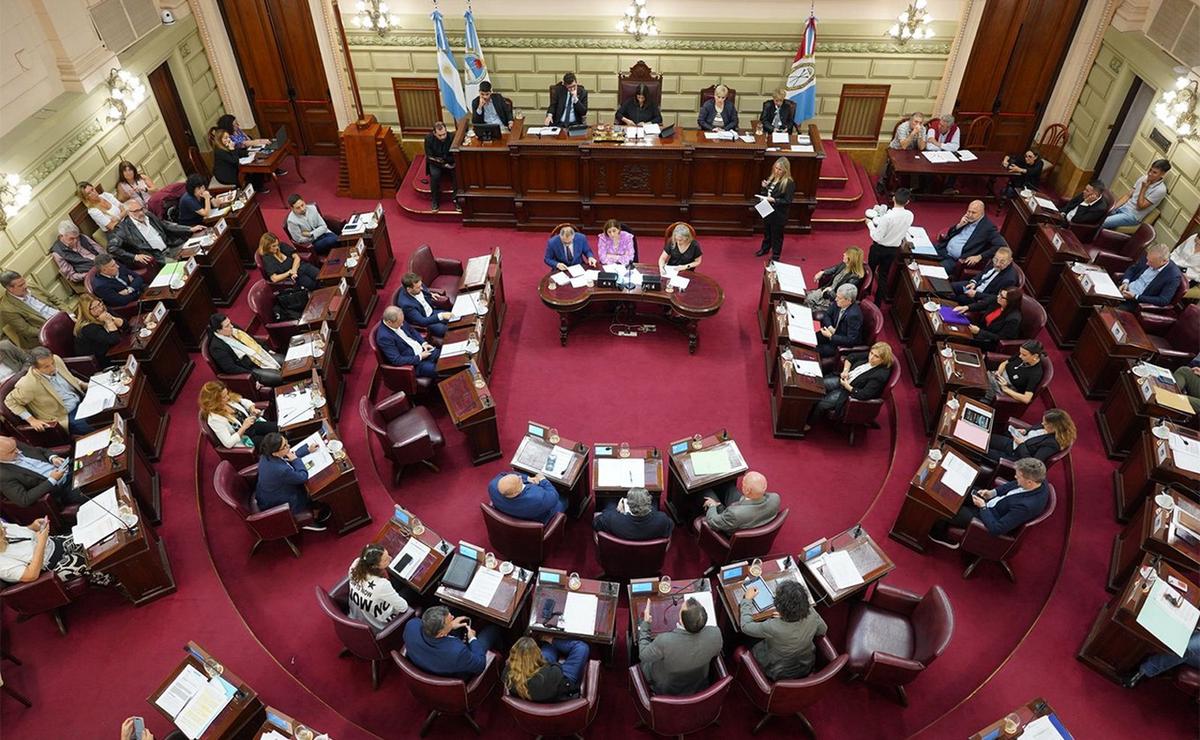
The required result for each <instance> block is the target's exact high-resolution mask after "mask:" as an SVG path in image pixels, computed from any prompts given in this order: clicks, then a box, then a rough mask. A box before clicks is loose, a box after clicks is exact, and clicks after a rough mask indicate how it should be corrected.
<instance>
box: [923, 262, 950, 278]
mask: <svg viewBox="0 0 1200 740" xmlns="http://www.w3.org/2000/svg"><path fill="white" fill-rule="evenodd" d="M917 271H918V272H919V273H920V274H922V275H924V276H925V277H931V278H941V279H942V280H949V279H950V274H949V273H947V272H946V268H944V267H942V266H941V265H918V266H917Z"/></svg>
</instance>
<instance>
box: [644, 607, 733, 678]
mask: <svg viewBox="0 0 1200 740" xmlns="http://www.w3.org/2000/svg"><path fill="white" fill-rule="evenodd" d="M721 647H722V640H721V629H720V628H719V627H705V628H704V629H702V630H700V631H699V632H697V633H695V634H692V633H691V632H688V631H687V630H685V629H684V628H682V627H676V628H675V629H674V630H672V631H670V632H663V633H662V634H660V635H658V636H657V637H654V638H653V639H651V637H650V624H649V623H648V622H643V621H641V620H639V621H638V657H639V659H640V660H641V667H642V675H644V676H645V677H646V681H647V682H649V684H650V690H651V691H653V692H654V693H655V694H665V695H668V696H686V695H688V694H695V693H697V692H699V691H703V690H704V689H705V688H707V687H708V684H709V680H708V674H709V663H711V662H712V659H713V658H715V657H716V656H717V654H719V653H720V652H721Z"/></svg>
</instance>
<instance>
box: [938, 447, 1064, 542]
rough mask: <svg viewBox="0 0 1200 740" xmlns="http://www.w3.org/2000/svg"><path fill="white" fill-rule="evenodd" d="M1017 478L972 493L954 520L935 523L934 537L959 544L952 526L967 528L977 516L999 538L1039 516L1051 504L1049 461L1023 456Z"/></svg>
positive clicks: (1019, 461)
mask: <svg viewBox="0 0 1200 740" xmlns="http://www.w3.org/2000/svg"><path fill="white" fill-rule="evenodd" d="M1016 471H1017V479H1016V480H1014V481H1009V482H1008V483H1002V484H1001V485H999V486H996V487H995V488H992V489H988V490H986V491H980V490H976V491H974V492H972V493H971V495H970V497H969V498H970V501H966V500H964V501H963V504H962V506H961V507H960V508H959V510H958V513H957V514H955V515H954V517H953V518H951V519H942V520H941V521H939V522H937V523H935V524H934V525H933V531H932V532H931V533H930V535H929V536H930V537H931V538H932V539H935V540H937V541H938V542H941V543H943V544H948V545H950V546H952V547H956V546H957V544H958V543H956V542H953V541H951V540H950V539H949V537H950V534H949V531H948V530H949V528H950V527H955V528H958V529H965V528H966V527H969V526H970V525H971V520H973V519H978V520H979V521H981V522H983V525H984V526H985V527H987V531H988V533H989V534H992V535H994V536H996V537H999V536H1001V535H1006V534H1011V533H1012V532H1013V531H1015V530H1016V529H1017V528H1018V527H1020V526H1021V525H1023V524H1025V523H1026V522H1029V521H1033V520H1034V519H1036V518H1038V516H1040V515H1041V513H1042V512H1043V511H1045V510H1046V506H1048V505H1049V503H1050V492H1049V490H1048V489H1047V488H1046V464H1045V463H1043V462H1042V461H1041V460H1038V459H1037V458H1034V457H1023V458H1021V459H1020V460H1017V462H1016Z"/></svg>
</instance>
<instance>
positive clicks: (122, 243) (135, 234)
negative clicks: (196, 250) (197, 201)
mask: <svg viewBox="0 0 1200 740" xmlns="http://www.w3.org/2000/svg"><path fill="white" fill-rule="evenodd" d="M125 210H126V211H127V212H128V213H129V218H123V219H121V222H120V223H119V224H117V228H115V229H114V230H113V232H112V241H111V242H110V243H109V249H110V250H111V251H112V254H113V256H114V257H116V258H117V259H119V260H121V261H122V262H124V263H126V264H130V263H136V264H138V265H148V264H150V263H152V262H157V263H158V264H160V265H162V264H166V262H167V260H168V259H175V258H176V257H178V256H179V247H180V246H181V245H182V244H183V243H184V242H186V241H187V240H188V239H189V238H191V236H192V234H198V233H200V232H201V231H204V226H202V225H200V224H197V225H195V226H191V227H188V226H181V225H179V224H176V223H171V222H170V221H163V220H162V219H160V218H159V217H158V216H155V215H154V214H153V213H150V212H149V211H147V210H146V208H145V206H143V205H142V202H141V201H140V200H138V199H137V198H131V199H129V200H128V201H126V202H125Z"/></svg>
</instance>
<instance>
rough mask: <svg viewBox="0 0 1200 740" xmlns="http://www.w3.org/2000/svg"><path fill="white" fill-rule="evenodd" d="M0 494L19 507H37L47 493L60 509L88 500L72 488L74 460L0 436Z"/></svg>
mask: <svg viewBox="0 0 1200 740" xmlns="http://www.w3.org/2000/svg"><path fill="white" fill-rule="evenodd" d="M0 493H3V494H4V498H6V499H8V500H9V501H11V502H13V503H14V504H16V505H17V506H33V504H35V503H37V500H38V499H40V498H41V497H42V496H45V495H46V494H47V493H49V494H50V495H51V497H52V498H53V499H54V501H55V502H56V503H57V504H58V505H59V506H69V505H71V504H82V503H83V502H85V501H87V497H86V496H84V495H82V494H80V493H78V492H77V491H75V490H74V489H73V488H72V487H71V458H69V457H61V456H59V455H55V454H54V453H53V452H51V451H50V450H47V449H44V448H41V447H34V446H33V445H27V444H24V443H22V442H18V441H17V440H15V439H13V438H12V437H0Z"/></svg>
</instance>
